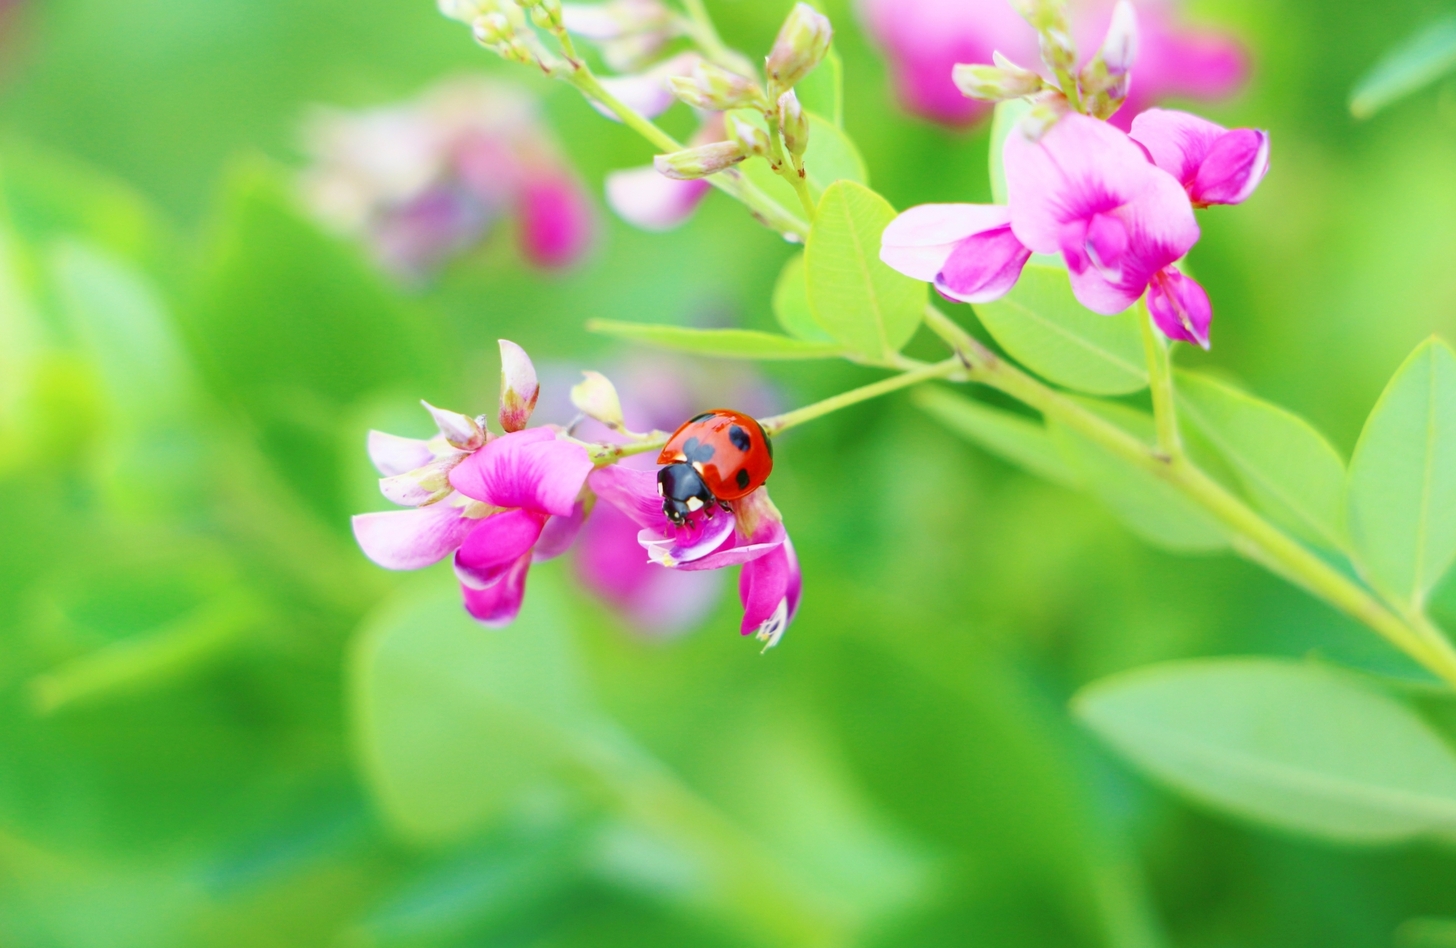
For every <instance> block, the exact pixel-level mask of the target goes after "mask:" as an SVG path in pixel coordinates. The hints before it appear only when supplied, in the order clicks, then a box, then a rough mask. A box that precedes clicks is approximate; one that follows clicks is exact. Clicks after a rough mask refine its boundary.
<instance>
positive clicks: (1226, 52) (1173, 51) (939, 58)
mask: <svg viewBox="0 0 1456 948" xmlns="http://www.w3.org/2000/svg"><path fill="white" fill-rule="evenodd" d="M1113 6H1114V3H1113V0H1072V2H1070V3H1069V4H1068V7H1069V13H1070V16H1071V21H1072V32H1073V33H1074V34H1075V38H1076V39H1077V41H1078V43H1079V44H1080V48H1081V49H1082V50H1083V52H1084V55H1090V54H1091V53H1092V52H1093V51H1095V49H1096V47H1097V43H1098V42H1099V41H1100V40H1101V38H1102V36H1103V35H1104V34H1105V33H1106V31H1107V27H1108V23H1109V22H1110V20H1111V18H1112V9H1113ZM1177 6H1178V4H1177V3H1176V2H1175V0H1140V2H1138V4H1137V10H1138V31H1139V36H1140V42H1139V54H1138V62H1137V69H1136V74H1135V76H1134V81H1133V83H1132V86H1131V91H1130V94H1129V96H1128V99H1127V102H1126V103H1125V104H1124V106H1123V108H1122V109H1121V111H1119V112H1118V114H1117V115H1116V116H1115V117H1114V119H1113V121H1114V123H1115V124H1118V125H1119V126H1120V127H1123V128H1126V127H1127V123H1128V122H1130V121H1131V120H1132V117H1133V116H1134V115H1136V114H1137V113H1138V112H1139V111H1141V110H1142V109H1144V108H1146V107H1147V106H1149V105H1151V104H1153V103H1154V102H1157V101H1159V100H1161V99H1164V98H1166V97H1169V96H1187V97H1191V98H1197V99H1219V98H1223V97H1225V96H1228V95H1231V94H1233V93H1234V92H1236V91H1237V90H1238V88H1239V86H1240V85H1242V84H1243V82H1244V79H1245V77H1246V75H1247V72H1248V66H1247V56H1246V55H1245V53H1244V50H1243V47H1242V46H1241V45H1240V44H1239V43H1238V42H1237V41H1236V40H1233V39H1231V38H1229V37H1227V36H1224V35H1222V34H1219V33H1214V32H1209V31H1198V30H1190V29H1186V28H1183V27H1181V26H1180V25H1179V24H1178V22H1177V20H1178V17H1177ZM858 9H859V13H860V17H861V19H862V20H863V21H864V24H865V27H866V29H867V30H868V32H869V33H870V36H871V37H872V38H873V39H874V41H875V43H876V44H877V45H879V46H880V47H881V48H882V49H883V50H884V53H885V56H886V58H887V59H888V61H889V63H888V65H889V70H890V77H891V82H892V83H893V85H894V89H895V95H896V98H898V99H899V101H900V103H901V104H902V105H903V106H904V107H905V108H906V109H907V110H908V111H910V112H912V113H914V114H916V115H919V116H922V117H924V118H928V119H930V120H932V121H935V122H939V123H941V124H944V125H952V126H963V125H969V124H971V123H973V122H976V121H979V120H980V119H981V118H984V117H985V116H986V115H987V114H989V105H988V104H987V103H984V102H977V101H974V100H970V99H965V98H963V97H962V96H961V94H960V92H959V91H958V90H957V89H956V87H955V84H954V83H953V82H952V81H951V69H952V68H953V67H954V66H955V65H956V64H958V63H982V64H990V63H991V61H992V60H991V54H992V53H993V52H997V51H999V52H1000V53H1002V54H1003V55H1005V56H1007V57H1009V58H1010V59H1012V60H1014V61H1017V62H1034V61H1036V58H1037V41H1036V34H1035V32H1034V31H1033V30H1032V28H1031V27H1030V26H1029V25H1028V24H1027V23H1026V21H1024V20H1023V19H1021V18H1020V17H1019V16H1017V15H1016V13H1015V12H1014V11H1013V10H1012V8H1011V5H1010V4H1009V3H1008V2H1007V0H859V3H858Z"/></svg>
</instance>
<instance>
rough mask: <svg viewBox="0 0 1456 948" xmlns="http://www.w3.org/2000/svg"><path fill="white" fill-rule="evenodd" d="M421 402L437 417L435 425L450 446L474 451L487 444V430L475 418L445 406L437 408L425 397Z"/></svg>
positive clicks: (432, 415)
mask: <svg viewBox="0 0 1456 948" xmlns="http://www.w3.org/2000/svg"><path fill="white" fill-rule="evenodd" d="M420 404H421V405H424V406H425V410H426V411H428V412H429V413H430V415H431V417H433V418H434V419H435V425H436V426H437V427H438V428H439V429H440V434H442V435H444V436H445V440H446V441H447V442H449V444H450V447H452V448H458V449H460V450H461V451H474V450H475V449H476V448H479V447H481V446H483V445H484V444H485V431H484V429H482V428H481V427H480V425H478V424H476V423H475V419H474V418H470V417H467V416H466V415H462V414H460V413H459V412H454V411H448V410H446V409H444V408H436V407H435V406H434V405H431V404H430V403H429V402H427V401H424V400H423V399H422V400H421V401H420Z"/></svg>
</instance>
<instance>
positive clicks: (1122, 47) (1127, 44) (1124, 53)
mask: <svg viewBox="0 0 1456 948" xmlns="http://www.w3.org/2000/svg"><path fill="white" fill-rule="evenodd" d="M1137 39H1138V36H1137V13H1136V12H1135V11H1134V10H1133V7H1132V4H1131V3H1130V2H1129V0H1119V2H1118V4H1117V6H1116V7H1114V8H1113V11H1112V24H1111V25H1110V26H1109V27H1108V28H1107V36H1106V38H1105V39H1103V41H1102V48H1101V49H1099V50H1098V51H1097V55H1096V56H1093V57H1092V59H1091V61H1090V62H1088V63H1087V65H1085V66H1083V67H1082V71H1081V72H1080V73H1079V74H1078V75H1077V87H1078V88H1079V89H1080V90H1081V93H1082V100H1083V103H1084V108H1085V109H1086V111H1087V113H1088V114H1089V115H1093V116H1096V117H1097V118H1100V119H1105V118H1107V117H1108V116H1110V115H1112V114H1113V113H1114V112H1116V111H1117V110H1118V108H1120V107H1121V106H1122V103H1123V100H1125V99H1126V98H1127V90H1128V86H1129V84H1130V78H1131V77H1130V75H1129V72H1130V70H1131V69H1132V64H1133V60H1134V59H1136V58H1137Z"/></svg>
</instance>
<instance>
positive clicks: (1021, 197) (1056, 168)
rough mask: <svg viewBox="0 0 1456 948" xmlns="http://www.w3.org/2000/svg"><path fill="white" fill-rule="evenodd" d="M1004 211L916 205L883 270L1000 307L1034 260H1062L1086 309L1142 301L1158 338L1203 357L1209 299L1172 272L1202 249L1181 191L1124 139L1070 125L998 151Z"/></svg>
mask: <svg viewBox="0 0 1456 948" xmlns="http://www.w3.org/2000/svg"><path fill="white" fill-rule="evenodd" d="M1003 160H1004V164H1005V168H1006V190H1007V206H1005V207H1000V206H996V205H974V204H939V205H922V206H920V207H915V208H911V209H910V210H908V211H906V212H905V213H904V214H901V215H900V216H899V217H897V218H896V219H895V220H894V221H892V222H891V224H890V225H889V226H888V227H887V228H886V229H885V232H884V235H883V237H882V243H881V248H880V258H881V259H882V260H884V261H885V263H887V264H888V265H890V266H891V267H894V268H895V269H897V270H899V271H900V272H902V273H904V274H906V275H907V276H911V277H914V278H916V279H920V280H926V281H927V282H932V283H934V284H935V286H936V288H937V289H938V290H939V291H940V292H941V293H942V294H943V295H944V296H946V297H947V298H949V299H953V300H960V301H967V302H985V301H988V300H992V299H996V298H998V297H1000V296H1002V295H1004V294H1005V293H1006V292H1008V291H1009V290H1010V289H1011V287H1012V286H1014V285H1015V283H1016V280H1017V279H1018V278H1019V277H1020V274H1021V269H1022V267H1023V266H1024V265H1025V264H1026V261H1027V259H1028V258H1029V256H1030V254H1031V253H1033V252H1035V253H1042V254H1061V256H1062V258H1063V260H1065V261H1066V265H1067V271H1068V274H1069V276H1070V278H1071V283H1072V292H1073V293H1074V294H1075V295H1076V297H1077V299H1078V301H1079V302H1081V304H1082V305H1083V306H1086V307H1087V308H1088V309H1091V310H1093V311H1094V312H1098V313H1104V314H1108V315H1111V314H1113V313H1119V312H1122V311H1123V310H1125V309H1127V308H1128V307H1129V306H1131V305H1132V304H1133V303H1135V302H1137V300H1138V299H1139V298H1140V297H1141V296H1142V295H1143V293H1144V292H1148V293H1149V299H1148V304H1149V307H1150V309H1151V310H1152V312H1153V315H1154V320H1155V322H1156V323H1157V325H1158V327H1159V328H1160V329H1161V330H1162V331H1163V332H1164V333H1165V334H1166V335H1168V336H1169V338H1172V339H1181V340H1185V341H1189V342H1194V343H1197V344H1198V345H1201V346H1204V347H1207V345H1208V325H1209V322H1210V320H1211V319H1212V310H1211V309H1210V308H1209V304H1208V297H1207V295H1206V294H1205V293H1204V292H1203V290H1202V288H1201V287H1199V286H1198V284H1197V283H1195V282H1194V281H1193V280H1192V279H1190V278H1189V277H1187V276H1184V275H1183V274H1181V273H1179V272H1178V271H1177V270H1176V269H1174V268H1173V264H1174V263H1175V262H1176V261H1177V260H1179V259H1181V258H1182V257H1183V256H1184V255H1185V254H1186V253H1187V252H1188V251H1189V249H1190V248H1192V246H1193V245H1194V244H1195V243H1196V242H1197V241H1198V236H1199V231H1198V224H1197V222H1196V221H1195V220H1194V218H1193V208H1192V205H1191V204H1190V203H1189V199H1188V195H1187V194H1186V193H1185V191H1184V190H1183V187H1182V186H1181V185H1180V184H1179V183H1178V180H1177V179H1175V178H1174V177H1173V176H1172V175H1171V174H1169V173H1168V172H1166V171H1164V170H1162V169H1161V168H1159V167H1158V166H1156V165H1154V164H1153V163H1152V162H1151V161H1149V160H1148V156H1147V155H1146V153H1145V152H1144V151H1143V149H1142V148H1140V147H1139V146H1138V145H1137V144H1136V143H1134V142H1133V141H1132V139H1130V138H1129V137H1128V136H1127V135H1126V134H1125V133H1123V132H1121V131H1119V130H1118V129H1116V128H1113V127H1112V126H1111V125H1109V124H1108V123H1106V122H1101V121H1098V120H1097V119H1094V118H1090V117H1088V116H1086V115H1080V114H1077V113H1068V114H1064V115H1062V116H1061V117H1060V118H1058V119H1057V120H1056V121H1055V122H1054V123H1053V124H1052V125H1051V127H1050V128H1048V129H1046V130H1045V131H1044V133H1042V134H1041V135H1040V136H1039V137H1033V135H1032V132H1030V131H1028V126H1026V125H1023V126H1022V127H1020V128H1018V129H1016V130H1014V131H1013V132H1012V133H1011V134H1010V135H1009V136H1008V137H1007V139H1006V146H1005V152H1004V155H1003Z"/></svg>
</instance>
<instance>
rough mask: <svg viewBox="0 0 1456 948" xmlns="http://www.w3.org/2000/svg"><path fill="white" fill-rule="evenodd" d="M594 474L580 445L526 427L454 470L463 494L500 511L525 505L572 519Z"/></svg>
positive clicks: (452, 476) (455, 481)
mask: <svg viewBox="0 0 1456 948" xmlns="http://www.w3.org/2000/svg"><path fill="white" fill-rule="evenodd" d="M591 470H592V461H591V458H590V457H588V456H587V453H586V449H585V448H583V447H582V446H581V445H579V444H573V443H572V442H570V441H564V440H560V439H558V438H557V437H556V433H555V432H554V431H552V430H551V429H549V428H527V429H526V430H525V431H515V432H512V433H510V434H508V435H503V436H502V437H499V438H495V439H494V440H492V441H491V442H490V443H489V444H487V445H486V446H485V447H483V448H481V449H480V450H479V451H476V452H475V453H474V454H472V455H471V456H470V457H468V458H466V459H465V460H464V461H462V462H460V464H459V465H458V466H457V467H456V468H455V469H454V470H452V471H451V472H450V484H451V486H452V487H454V488H455V489H456V490H458V491H460V493H462V494H464V495H465V496H467V497H471V498H473V499H475V500H479V501H481V502H483V503H487V504H491V505H492V506H495V507H523V508H525V509H527V510H534V511H538V512H542V513H549V514H556V515H557V516H560V517H569V516H571V512H572V508H573V507H575V506H576V499H577V495H578V494H580V493H581V488H582V484H583V483H584V482H585V481H586V477H587V475H588V474H589V473H591Z"/></svg>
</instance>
